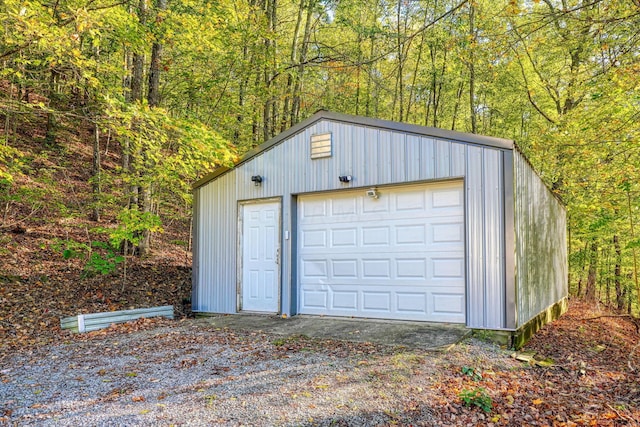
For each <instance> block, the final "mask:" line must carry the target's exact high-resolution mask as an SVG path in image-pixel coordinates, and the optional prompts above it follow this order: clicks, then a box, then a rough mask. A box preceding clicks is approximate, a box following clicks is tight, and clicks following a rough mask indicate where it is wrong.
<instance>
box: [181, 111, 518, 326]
mask: <svg viewBox="0 0 640 427" xmlns="http://www.w3.org/2000/svg"><path fill="white" fill-rule="evenodd" d="M324 132H331V133H332V136H333V156H332V157H330V158H324V159H316V160H311V159H310V142H309V141H310V137H311V135H313V134H318V133H324ZM506 151H508V152H509V153H510V150H504V149H501V148H494V147H486V146H480V145H474V144H468V143H462V142H455V141H449V140H445V139H441V138H440V139H437V138H431V137H425V136H423V135H416V134H411V133H405V132H400V131H393V130H388V129H382V128H377V127H372V126H364V125H362V126H361V125H356V124H353V123H344V122H340V121H333V120H328V119H321V120H319V121H317V122H315V123H313V124H311V125H309V126H308V127H306V128H303V129H302V130H301V132H299V133H297V134H295V135H293V136H291V137H290V138H289V139H288V140H285V141H283V142H282V143H280V144H277V145H275V146H273V147H271V148H270V149H268V150H267V151H265V152H263V153H260V154H259V155H257V156H256V157H254V158H252V159H250V160H248V161H246V162H245V163H243V164H241V165H239V166H238V167H237V168H236V169H234V170H231V171H229V172H227V173H225V174H224V175H222V176H219V177H217V178H216V179H214V180H213V181H211V182H208V183H206V184H205V185H203V186H202V187H199V188H198V189H197V190H196V198H197V204H196V206H195V208H194V217H195V218H196V224H195V229H197V230H198V233H197V234H196V240H197V241H195V242H194V249H195V251H196V253H194V269H195V271H194V284H195V286H194V291H193V309H194V311H200V312H219V313H234V312H236V293H237V281H236V276H237V274H236V269H237V267H236V250H237V249H236V248H237V244H238V241H237V240H238V228H237V223H238V203H237V201H238V200H250V199H260V198H270V197H280V196H281V197H282V221H283V223H282V232H283V235H284V233H286V232H289V233H291V236H292V238H291V239H290V240H285V239H284V238H283V240H282V242H283V247H282V291H281V293H282V311H283V312H284V313H287V314H295V306H296V301H295V289H292V287H295V277H292V271H293V272H295V265H294V263H295V260H293V261H292V259H291V258H292V243H293V242H295V236H294V234H295V224H294V223H293V221H294V220H295V212H294V209H295V206H292V205H294V204H295V197H294V196H292V195H295V194H300V193H308V192H317V191H331V190H339V189H344V188H353V187H369V186H375V185H378V186H380V185H386V184H402V183H405V182H416V181H427V180H436V179H447V178H460V177H464V178H465V193H466V201H465V209H466V214H467V215H466V229H467V230H466V232H467V245H468V246H467V260H468V262H467V289H468V292H467V325H468V326H469V327H478V328H504V327H506V325H505V308H504V301H505V283H504V271H505V264H504V240H503V238H502V236H503V230H504V211H505V210H504V194H503V186H502V183H503V180H504V155H505V152H506ZM252 175H261V176H262V177H263V178H264V181H263V183H262V186H254V185H253V183H251V180H250V177H251V176H252ZM339 175H352V177H353V181H352V182H351V183H348V184H343V183H340V182H339V181H338V176H339ZM292 213H293V216H292ZM292 269H293V270H292ZM512 309H513V310H514V311H515V307H513V308H512Z"/></svg>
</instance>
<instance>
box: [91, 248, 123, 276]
mask: <svg viewBox="0 0 640 427" xmlns="http://www.w3.org/2000/svg"><path fill="white" fill-rule="evenodd" d="M91 243H92V246H93V247H94V248H95V249H97V250H95V251H92V252H91V255H90V256H89V259H88V260H87V263H86V264H85V266H84V275H85V276H87V277H91V276H95V275H97V274H100V275H107V274H111V273H113V272H114V271H115V270H116V267H117V266H118V264H119V263H121V262H123V261H124V257H123V256H122V255H119V254H118V253H117V252H118V248H115V247H113V246H112V245H110V244H108V243H104V242H91Z"/></svg>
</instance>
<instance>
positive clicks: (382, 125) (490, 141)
mask: <svg viewBox="0 0 640 427" xmlns="http://www.w3.org/2000/svg"><path fill="white" fill-rule="evenodd" d="M320 120H330V121H334V122H342V123H349V124H353V125H358V126H367V127H373V128H379V129H386V130H390V131H396V132H404V133H411V134H415V135H421V136H431V137H435V138H441V139H446V140H450V141H457V142H463V143H467V144H474V145H482V146H488V147H494V148H501V149H504V150H513V149H514V147H515V143H514V142H513V141H512V140H509V139H503V138H496V137H491V136H484V135H477V134H472V133H466V132H458V131H452V130H445V129H440V128H434V127H428V126H420V125H414V124H409V123H401V122H394V121H391V120H380V119H373V118H371V117H363V116H354V115H351V114H342V113H336V112H333V111H326V110H320V111H318V112H316V113H315V114H314V115H313V116H311V117H309V118H308V119H306V120H303V121H301V122H300V123H298V124H297V125H295V126H292V127H291V128H289V129H287V130H285V131H284V132H282V133H280V134H278V135H276V136H275V137H273V138H271V139H270V140H268V141H266V142H265V143H263V144H261V145H259V146H257V147H256V148H254V149H252V150H250V151H248V152H247V153H246V154H245V155H244V156H242V158H241V159H240V160H239V161H238V162H237V163H236V164H235V165H234V166H232V167H226V166H223V167H219V168H217V169H216V170H214V171H213V172H210V173H208V174H206V175H205V176H203V177H202V178H200V179H199V180H198V181H196V182H195V183H194V184H193V187H192V188H193V189H194V190H195V189H197V188H199V187H202V186H203V185H205V184H206V183H208V182H210V181H213V180H214V179H216V178H218V177H219V176H221V175H224V174H225V173H226V172H228V171H230V170H231V169H233V168H235V167H237V166H239V165H241V164H242V163H244V162H246V161H248V160H251V159H252V158H254V157H256V156H258V155H259V154H261V153H263V152H265V151H267V150H269V149H270V148H272V147H274V146H276V145H278V144H280V143H281V142H283V141H285V140H286V139H288V138H290V137H291V136H293V135H295V134H297V133H299V132H301V131H303V130H304V129H306V128H307V127H309V126H311V125H312V124H314V123H315V122H318V121H320Z"/></svg>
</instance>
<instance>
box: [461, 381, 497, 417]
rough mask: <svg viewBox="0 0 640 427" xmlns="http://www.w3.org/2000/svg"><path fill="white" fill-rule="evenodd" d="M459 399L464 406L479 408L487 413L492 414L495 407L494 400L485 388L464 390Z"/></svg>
mask: <svg viewBox="0 0 640 427" xmlns="http://www.w3.org/2000/svg"><path fill="white" fill-rule="evenodd" d="M459 397H460V399H461V400H462V404H463V405H465V406H477V407H478V408H480V409H482V410H483V411H484V412H486V413H489V412H491V408H492V407H493V400H492V399H491V396H489V393H487V390H486V389H484V388H483V387H476V388H473V389H464V390H462V391H461V392H460V394H459Z"/></svg>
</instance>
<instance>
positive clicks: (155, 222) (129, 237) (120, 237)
mask: <svg viewBox="0 0 640 427" xmlns="http://www.w3.org/2000/svg"><path fill="white" fill-rule="evenodd" d="M100 230H101V231H103V232H105V233H107V235H108V236H109V242H110V244H111V246H112V247H114V248H119V247H120V245H121V244H122V242H125V241H126V242H129V243H131V244H132V245H137V244H139V243H140V239H141V238H142V232H143V231H146V230H149V231H152V232H160V231H162V225H161V221H160V217H159V216H158V215H155V214H153V213H151V212H140V211H139V210H138V208H137V207H134V208H132V209H126V208H125V209H123V210H122V211H121V212H120V214H119V215H118V226H117V227H116V228H114V229H104V228H103V229H100Z"/></svg>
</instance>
